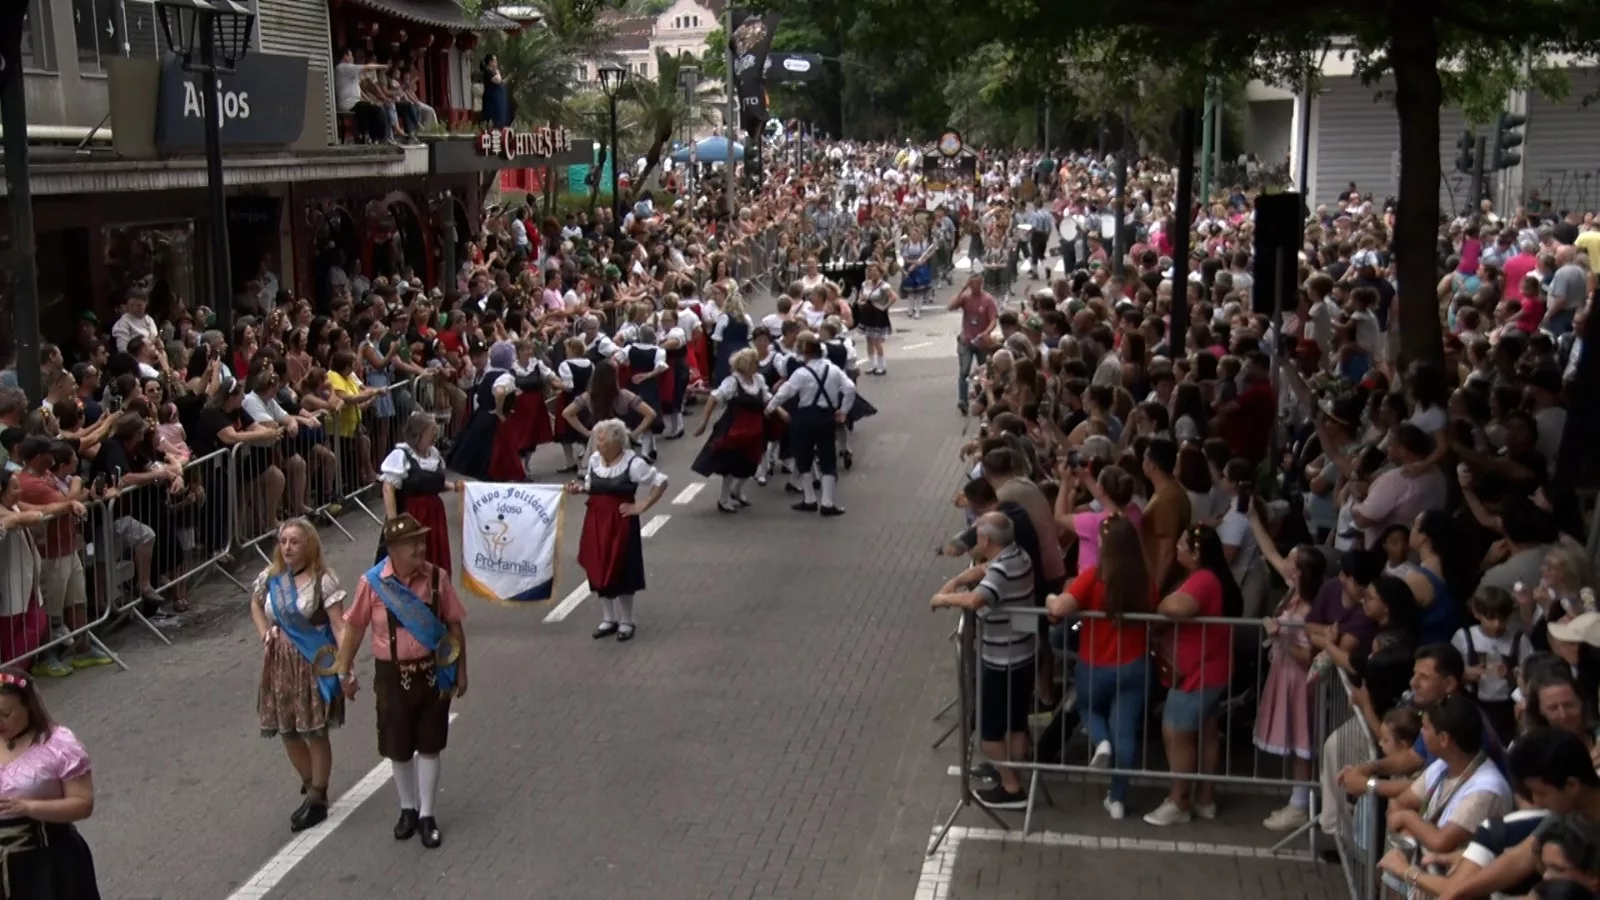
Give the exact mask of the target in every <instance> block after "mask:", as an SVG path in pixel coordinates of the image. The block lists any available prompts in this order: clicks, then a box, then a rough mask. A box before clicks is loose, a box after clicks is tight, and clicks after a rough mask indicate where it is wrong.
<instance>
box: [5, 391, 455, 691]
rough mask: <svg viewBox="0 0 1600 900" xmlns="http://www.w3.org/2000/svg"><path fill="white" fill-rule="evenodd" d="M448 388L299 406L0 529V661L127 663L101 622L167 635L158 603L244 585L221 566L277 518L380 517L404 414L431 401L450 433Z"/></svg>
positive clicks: (261, 547) (251, 545) (265, 538)
mask: <svg viewBox="0 0 1600 900" xmlns="http://www.w3.org/2000/svg"><path fill="white" fill-rule="evenodd" d="M455 400H456V398H455V397H454V395H453V394H452V392H451V391H450V390H449V389H448V388H447V387H446V386H445V385H444V384H443V383H442V379H440V378H437V377H434V376H432V375H429V376H423V377H421V378H417V379H410V380H406V381H402V382H399V383H397V384H394V385H384V386H382V387H381V388H380V389H379V391H378V392H377V393H376V394H375V395H373V396H371V397H370V399H364V400H362V401H361V402H359V403H354V402H348V401H347V404H346V405H343V406H342V407H341V408H340V409H331V408H330V409H324V410H321V411H319V412H317V413H315V414H310V413H308V414H307V416H308V417H310V416H312V415H314V418H315V421H316V423H317V424H316V426H314V427H313V426H311V425H310V424H309V423H306V422H297V423H296V427H295V433H294V434H289V433H288V430H287V429H286V428H284V429H280V430H278V431H277V432H257V433H253V434H249V435H247V436H246V438H245V440H243V441H241V442H239V443H236V444H234V445H233V446H231V447H228V448H225V449H220V450H217V451H215V452H213V453H210V454H208V455H206V456H203V457H199V458H195V459H191V460H189V461H187V462H186V463H184V465H183V466H182V468H181V470H161V471H158V472H132V473H124V474H122V475H121V478H120V481H119V483H118V484H115V485H109V486H106V487H107V488H108V489H107V490H106V491H105V493H103V494H100V495H99V496H97V498H96V499H93V500H91V501H86V502H85V503H84V504H82V506H81V512H79V513H76V514H75V513H72V512H69V513H64V514H62V515H59V516H49V517H46V518H45V519H44V520H43V521H42V522H40V523H39V524H37V525H30V526H26V527H17V528H12V529H10V530H7V531H4V532H0V553H3V554H5V555H4V557H0V566H3V568H0V665H12V664H15V663H19V662H25V661H28V660H34V661H35V662H34V664H35V665H39V664H43V665H45V666H49V667H51V668H52V669H53V670H55V671H53V672H52V674H66V673H65V671H60V669H62V668H81V667H83V666H86V665H99V664H103V663H107V662H109V663H114V664H116V665H118V666H121V667H122V668H124V669H125V668H127V665H126V664H125V663H124V662H123V660H122V659H121V658H119V657H118V656H116V655H115V654H113V653H111V652H110V650H109V649H108V648H107V647H106V646H105V644H104V643H103V642H102V641H101V639H100V635H101V634H103V633H105V631H106V630H107V629H111V628H115V627H117V626H119V625H121V624H124V623H137V624H140V625H142V626H144V627H145V628H146V629H148V630H149V632H150V633H151V634H153V635H155V636H156V637H157V638H158V639H159V640H161V641H162V642H164V643H168V644H170V643H171V641H170V640H169V639H168V638H167V636H166V635H165V634H164V633H163V632H162V630H161V629H160V628H159V627H158V626H157V624H156V622H155V621H153V620H154V619H156V618H157V612H158V609H159V607H160V606H161V605H162V604H163V603H167V602H170V603H172V604H173V606H174V607H175V608H177V609H181V608H183V607H184V606H185V605H186V604H187V600H188V593H189V591H190V590H191V589H192V588H193V587H195V586H196V585H198V584H199V583H201V582H202V581H204V580H205V578H206V577H207V576H209V575H212V574H215V575H220V576H221V577H223V578H226V579H227V580H228V581H231V582H232V583H233V584H234V585H235V586H236V587H238V588H239V589H240V590H248V583H247V582H245V581H241V580H240V579H239V578H238V577H236V576H235V574H234V573H233V572H232V571H230V566H231V565H232V564H234V563H237V562H239V561H240V560H239V559H238V557H237V554H239V552H240V551H242V550H246V549H254V550H255V552H256V553H257V554H258V555H259V556H260V557H261V558H262V559H263V560H269V559H270V548H269V546H268V542H269V539H270V538H272V537H273V536H274V534H275V531H276V527H277V524H278V523H279V522H281V521H283V520H284V519H286V518H290V517H293V516H295V515H309V516H312V517H314V518H315V519H316V520H317V521H318V522H320V523H321V524H323V525H324V526H330V527H332V528H334V529H337V530H338V531H340V532H342V533H343V534H344V535H345V537H346V538H348V539H350V540H352V541H353V540H355V537H354V536H353V535H351V533H350V532H349V531H348V530H346V529H345V527H344V525H343V524H341V523H340V521H339V520H338V518H336V517H337V516H339V515H340V514H342V513H344V512H346V511H348V510H349V509H351V508H355V509H359V510H361V511H362V512H364V513H365V514H366V515H367V516H368V517H370V518H371V519H372V520H373V521H374V522H376V523H381V522H382V520H383V505H382V501H381V500H377V501H374V499H373V498H372V496H371V492H372V490H373V489H374V488H376V487H377V486H378V484H379V481H378V477H377V473H378V467H379V464H380V463H381V461H382V458H383V457H384V456H386V455H387V454H388V452H389V450H390V449H391V448H392V447H393V446H394V444H395V443H397V442H399V441H401V440H403V437H404V435H403V430H404V424H405V421H406V418H407V417H409V416H410V415H411V413H412V412H414V411H418V410H421V411H424V412H428V413H431V414H432V415H433V416H434V419H435V422H436V423H437V425H438V433H439V437H440V439H441V440H445V441H448V440H450V439H452V438H453V437H454V436H455V435H456V434H457V433H458V432H459V430H460V428H461V425H462V424H463V421H464V418H465V417H464V415H463V411H462V410H461V408H460V407H459V406H458V405H456V402H455ZM102 654H103V655H102Z"/></svg>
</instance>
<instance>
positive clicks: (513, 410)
mask: <svg viewBox="0 0 1600 900" xmlns="http://www.w3.org/2000/svg"><path fill="white" fill-rule="evenodd" d="M516 347H517V361H516V362H514V363H512V364H511V372H510V375H511V392H510V393H508V394H506V395H504V396H503V397H501V398H500V399H499V403H500V411H501V415H502V416H503V418H502V419H501V421H500V427H499V428H498V429H497V430H496V432H495V436H494V451H493V452H492V453H491V454H490V456H489V478H490V480H492V481H506V482H515V481H526V480H527V479H528V463H529V460H530V457H532V456H533V452H534V451H535V450H537V449H538V448H539V445H540V444H548V443H550V442H551V441H552V440H554V439H555V431H554V428H553V427H552V425H551V422H550V408H549V407H548V406H546V405H545V399H544V391H545V385H547V384H554V383H555V381H556V373H554V372H552V371H550V369H549V367H548V366H546V365H545V364H544V363H543V362H542V361H540V360H539V359H537V358H535V357H534V355H533V341H530V340H527V339H524V340H520V341H518V342H517V345H516ZM423 524H424V525H427V524H428V523H427V522H424V523H423ZM429 527H430V528H431V527H432V526H431V525H430V526H429ZM429 562H432V560H429ZM445 568H447V569H448V568H449V566H445Z"/></svg>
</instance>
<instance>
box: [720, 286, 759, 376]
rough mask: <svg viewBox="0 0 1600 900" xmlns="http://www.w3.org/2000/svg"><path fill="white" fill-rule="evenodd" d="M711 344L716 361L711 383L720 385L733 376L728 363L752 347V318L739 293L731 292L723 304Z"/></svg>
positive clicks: (731, 368)
mask: <svg viewBox="0 0 1600 900" xmlns="http://www.w3.org/2000/svg"><path fill="white" fill-rule="evenodd" d="M711 343H712V345H713V346H714V348H715V349H714V350H713V353H714V354H715V356H714V357H713V359H715V360H716V362H715V363H714V364H713V365H712V367H711V383H712V384H718V385H720V384H722V382H723V381H725V380H727V378H728V376H729V375H731V374H733V367H732V366H731V365H729V363H728V361H729V360H731V359H732V358H733V355H734V354H735V353H738V352H739V351H740V350H743V349H744V348H746V347H748V346H750V316H749V315H748V314H746V313H745V310H744V301H743V300H741V299H740V298H739V295H738V293H736V292H730V293H729V294H728V299H727V301H726V302H725V303H723V305H722V314H721V315H719V316H717V323H716V325H715V326H714V327H713V328H712V330H711Z"/></svg>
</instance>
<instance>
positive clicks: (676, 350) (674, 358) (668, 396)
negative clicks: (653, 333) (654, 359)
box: [656, 309, 689, 441]
mask: <svg viewBox="0 0 1600 900" xmlns="http://www.w3.org/2000/svg"><path fill="white" fill-rule="evenodd" d="M657 321H658V322H659V323H660V326H659V329H658V330H659V331H660V333H661V349H662V350H664V351H666V354H667V371H665V372H663V373H661V377H660V378H658V379H656V380H657V381H658V382H660V388H661V412H662V416H663V418H665V419H666V433H665V434H663V435H662V439H664V440H668V441H671V440H676V439H678V438H681V437H683V406H684V403H683V401H684V399H685V398H684V395H685V394H687V393H688V391H689V337H688V335H686V334H685V333H684V330H683V329H682V328H680V327H678V323H679V322H680V321H681V317H680V316H679V315H678V311H677V310H676V309H663V310H662V311H661V316H660V318H658V319H657Z"/></svg>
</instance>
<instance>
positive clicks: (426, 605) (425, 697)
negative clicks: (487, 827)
mask: <svg viewBox="0 0 1600 900" xmlns="http://www.w3.org/2000/svg"><path fill="white" fill-rule="evenodd" d="M427 534H428V528H427V527H425V526H424V525H423V524H422V523H421V522H418V521H417V520H416V518H415V517H414V516H410V515H405V514H402V515H399V516H396V517H395V518H393V519H390V520H389V521H387V522H385V523H384V525H383V532H382V540H383V543H384V546H385V547H386V548H387V549H388V551H389V558H388V559H386V560H384V561H383V562H380V563H378V564H377V565H375V566H373V567H372V569H371V570H370V571H368V572H367V573H366V574H365V575H364V576H362V578H361V582H360V584H359V585H358V586H357V587H356V597H355V602H354V603H353V604H351V606H350V608H349V610H347V611H346V612H345V614H344V618H345V622H346V623H348V624H349V625H350V627H349V628H346V629H345V630H344V634H343V635H342V636H341V637H340V640H339V657H338V660H337V661H336V662H335V664H334V671H335V672H338V673H340V674H341V675H342V676H343V681H344V692H345V696H346V697H354V696H355V694H356V690H357V688H358V684H357V682H356V676H355V673H354V672H352V671H351V668H350V667H351V664H352V663H354V662H355V656H356V651H357V650H359V649H361V642H362V641H363V640H365V639H366V635H367V631H368V626H371V631H372V656H373V675H372V683H373V690H374V692H375V693H376V694H377V698H378V753H379V755H381V756H383V757H384V758H385V759H387V760H389V766H390V768H392V769H393V771H394V786H395V791H396V792H397V793H398V794H399V795H400V820H399V821H398V822H396V823H395V826H394V837H395V840H397V841H403V840H408V839H409V838H410V837H411V836H412V835H413V834H419V833H420V834H421V836H422V846H424V847H427V848H428V849H433V848H435V847H438V846H439V845H440V843H442V842H443V840H444V838H443V835H442V834H440V832H439V824H438V822H436V821H435V820H434V816H433V801H434V797H435V796H436V795H437V794H438V790H439V754H440V753H441V752H442V751H443V750H444V748H445V744H446V743H447V741H448V739H449V736H450V699H451V698H452V697H463V696H466V693H467V636H466V632H465V631H464V630H463V629H462V625H461V623H462V621H463V620H464V619H465V618H466V611H465V610H463V609H462V608H461V599H460V598H459V597H457V596H456V591H455V587H454V586H453V585H451V583H450V573H449V572H446V571H444V570H443V569H440V568H439V567H437V566H435V565H433V564H432V563H429V562H428V561H427V540H426V536H427Z"/></svg>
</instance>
